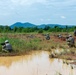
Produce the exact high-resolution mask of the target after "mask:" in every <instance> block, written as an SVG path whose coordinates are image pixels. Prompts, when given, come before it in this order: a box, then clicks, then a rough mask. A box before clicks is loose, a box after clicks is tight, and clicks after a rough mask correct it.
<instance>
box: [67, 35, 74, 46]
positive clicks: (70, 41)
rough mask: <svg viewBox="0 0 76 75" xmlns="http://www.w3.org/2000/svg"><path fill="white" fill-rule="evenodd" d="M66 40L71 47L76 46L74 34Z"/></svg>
mask: <svg viewBox="0 0 76 75" xmlns="http://www.w3.org/2000/svg"><path fill="white" fill-rule="evenodd" d="M66 41H67V42H68V46H69V47H75V39H74V38H73V37H72V35H69V37H68V39H67V40H66Z"/></svg>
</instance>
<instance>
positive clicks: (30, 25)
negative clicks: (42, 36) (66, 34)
mask: <svg viewBox="0 0 76 75" xmlns="http://www.w3.org/2000/svg"><path fill="white" fill-rule="evenodd" d="M36 26H37V27H38V28H45V26H49V27H51V28H54V27H55V26H58V27H60V28H65V27H66V25H60V24H41V25H34V24H31V23H29V22H26V23H21V22H16V23H14V24H12V25H11V26H10V27H11V28H12V29H13V28H14V27H24V28H27V27H36ZM72 26H73V25H71V26H68V27H72Z"/></svg>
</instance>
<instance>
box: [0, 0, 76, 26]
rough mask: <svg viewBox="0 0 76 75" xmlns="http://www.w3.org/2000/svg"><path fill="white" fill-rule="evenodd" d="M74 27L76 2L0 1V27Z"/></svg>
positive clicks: (71, 0) (43, 0) (62, 0)
mask: <svg viewBox="0 0 76 75" xmlns="http://www.w3.org/2000/svg"><path fill="white" fill-rule="evenodd" d="M16 22H22V23H25V22H30V23H33V24H36V25H40V24H62V25H76V0H0V25H12V24H14V23H16Z"/></svg>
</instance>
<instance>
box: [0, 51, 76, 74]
mask: <svg viewBox="0 0 76 75" xmlns="http://www.w3.org/2000/svg"><path fill="white" fill-rule="evenodd" d="M0 75H76V67H74V68H72V67H71V65H70V64H68V65H67V64H65V63H64V62H63V60H61V59H50V58H49V52H46V51H32V52H31V53H30V54H28V55H25V56H13V57H0Z"/></svg>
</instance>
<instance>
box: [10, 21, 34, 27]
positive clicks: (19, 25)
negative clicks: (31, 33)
mask: <svg viewBox="0 0 76 75" xmlns="http://www.w3.org/2000/svg"><path fill="white" fill-rule="evenodd" d="M10 27H11V28H14V27H24V28H27V27H35V25H34V24H31V23H29V22H26V23H21V22H16V23H14V24H13V25H11V26H10Z"/></svg>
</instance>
